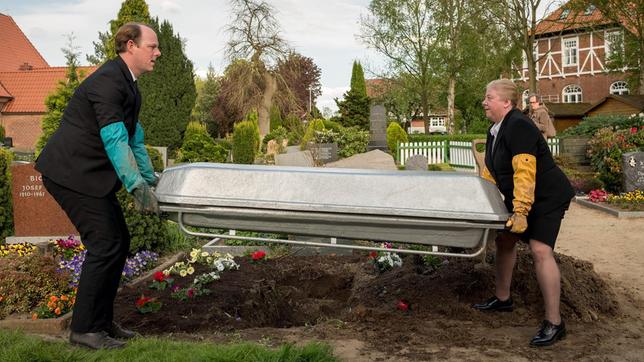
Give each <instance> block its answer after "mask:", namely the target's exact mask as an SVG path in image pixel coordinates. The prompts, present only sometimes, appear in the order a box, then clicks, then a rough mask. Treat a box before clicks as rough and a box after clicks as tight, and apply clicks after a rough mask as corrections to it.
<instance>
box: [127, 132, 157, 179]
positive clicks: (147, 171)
mask: <svg viewBox="0 0 644 362" xmlns="http://www.w3.org/2000/svg"><path fill="white" fill-rule="evenodd" d="M129 145H130V148H131V149H132V153H133V154H134V158H135V159H136V164H137V166H138V167H139V171H140V172H141V176H143V179H144V180H145V182H147V183H148V185H150V186H152V187H154V186H156V185H157V183H158V182H159V178H158V177H157V176H156V175H155V174H154V167H152V162H151V161H150V155H148V151H147V150H146V149H145V142H144V135H143V127H141V124H140V123H139V122H136V128H135V130H134V135H133V136H132V138H130V141H129Z"/></svg>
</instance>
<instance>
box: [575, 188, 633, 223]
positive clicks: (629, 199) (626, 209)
mask: <svg viewBox="0 0 644 362" xmlns="http://www.w3.org/2000/svg"><path fill="white" fill-rule="evenodd" d="M575 200H576V201H577V203H579V204H582V205H584V206H588V207H591V208H594V209H597V210H601V211H604V212H607V213H609V214H611V215H614V216H617V217H627V218H635V217H644V192H642V191H640V190H635V191H631V192H625V193H621V194H610V193H607V192H606V191H604V190H592V191H590V192H589V193H588V198H579V197H578V198H576V199H575Z"/></svg>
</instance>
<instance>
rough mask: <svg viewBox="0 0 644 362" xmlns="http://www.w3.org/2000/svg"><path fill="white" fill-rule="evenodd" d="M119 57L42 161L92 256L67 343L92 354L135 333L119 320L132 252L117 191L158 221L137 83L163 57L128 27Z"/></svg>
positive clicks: (121, 35)
mask: <svg viewBox="0 0 644 362" xmlns="http://www.w3.org/2000/svg"><path fill="white" fill-rule="evenodd" d="M115 46H116V51H117V53H118V56H117V57H116V58H114V59H112V60H109V61H107V62H106V63H105V64H103V65H102V66H100V67H99V68H98V69H97V70H96V71H95V72H94V73H92V74H91V75H90V76H89V77H87V79H85V80H84V81H83V82H82V83H81V84H80V86H79V87H78V89H76V91H75V92H74V95H73V96H72V98H71V99H70V101H69V104H68V105H67V108H66V109H65V112H64V113H63V117H62V119H61V122H60V127H59V128H58V129H57V130H56V132H55V133H54V134H53V135H52V136H51V138H50V139H49V140H48V142H47V144H46V145H45V147H44V148H43V150H42V152H41V154H40V155H39V156H38V159H37V160H36V169H37V170H38V171H39V172H40V173H42V175H43V184H44V186H45V188H46V189H47V191H48V192H49V193H50V194H51V195H52V196H53V197H54V199H55V200H56V201H57V202H58V204H60V206H61V207H62V209H63V210H64V211H65V213H66V214H67V216H68V217H69V219H70V220H71V221H72V223H73V224H74V226H75V227H76V229H77V230H78V231H79V233H80V236H81V240H82V242H83V244H84V245H85V248H86V249H87V254H86V257H85V261H84V263H83V267H82V271H81V275H80V282H79V285H78V290H77V294H76V303H75V304H74V313H73V316H72V322H71V334H70V337H69V340H70V342H71V343H72V344H76V345H81V346H84V347H88V348H92V349H112V348H121V347H123V346H124V345H125V342H123V341H120V340H118V339H128V338H132V337H134V336H135V333H134V332H132V331H129V330H126V329H124V328H122V327H121V326H120V325H118V324H117V323H115V322H114V320H113V309H114V299H115V297H116V292H117V289H118V286H119V282H120V280H121V273H122V272H123V267H124V265H125V260H126V257H127V254H128V252H129V248H130V234H129V232H128V230H127V224H126V223H125V218H124V216H123V211H122V210H121V206H120V205H119V202H118V200H117V198H116V192H117V191H118V190H119V189H120V188H121V187H122V185H124V186H125V188H126V189H127V191H128V192H130V193H132V194H133V196H134V199H135V204H136V206H137V209H139V210H140V211H144V212H154V213H157V214H158V203H157V201H156V197H155V196H154V193H153V192H152V189H151V187H154V186H155V185H156V183H157V181H158V180H157V176H156V175H155V173H154V170H153V168H152V164H151V162H150V158H149V156H148V153H147V151H146V149H145V145H144V143H143V141H144V135H143V128H142V127H141V124H140V123H139V122H138V115H139V110H140V109H141V95H140V94H139V92H138V88H137V85H136V80H137V78H138V77H139V76H141V75H142V74H143V73H146V72H149V71H152V69H153V68H154V64H155V62H156V60H157V58H158V57H159V56H160V55H161V52H160V51H159V42H158V40H157V35H156V34H155V32H154V31H153V30H152V29H151V28H150V27H148V26H147V25H144V24H139V23H127V24H125V25H123V26H122V27H121V28H120V29H119V30H118V31H117V33H116V37H115Z"/></svg>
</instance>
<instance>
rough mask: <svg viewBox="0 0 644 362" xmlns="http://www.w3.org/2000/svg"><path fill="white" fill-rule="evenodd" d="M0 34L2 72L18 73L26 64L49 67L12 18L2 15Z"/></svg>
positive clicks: (0, 15)
mask: <svg viewBox="0 0 644 362" xmlns="http://www.w3.org/2000/svg"><path fill="white" fill-rule="evenodd" d="M0 34H2V35H0V49H2V51H0V72H12V71H18V70H20V66H22V65H23V64H25V63H28V64H29V65H31V66H32V67H34V68H44V67H48V66H49V64H47V61H45V58H43V57H42V55H40V53H39V52H38V50H36V48H35V47H34V46H33V44H31V42H30V41H29V39H27V37H26V36H25V34H24V33H23V32H22V30H20V28H19V27H18V25H17V24H16V23H15V22H14V21H13V19H12V18H11V16H7V15H4V14H2V13H0Z"/></svg>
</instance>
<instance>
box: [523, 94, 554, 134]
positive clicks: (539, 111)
mask: <svg viewBox="0 0 644 362" xmlns="http://www.w3.org/2000/svg"><path fill="white" fill-rule="evenodd" d="M528 101H529V103H530V106H529V107H528V108H529V113H528V115H529V117H530V119H531V120H532V121H533V122H534V124H535V125H536V126H537V128H538V129H539V131H541V135H542V136H543V138H545V139H546V140H547V139H548V138H551V137H554V136H556V135H557V131H556V130H555V126H554V124H553V123H552V118H551V117H550V113H548V108H546V106H545V105H544V104H543V103H542V102H541V97H540V96H538V95H536V94H534V93H532V94H530V95H529V96H528Z"/></svg>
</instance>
